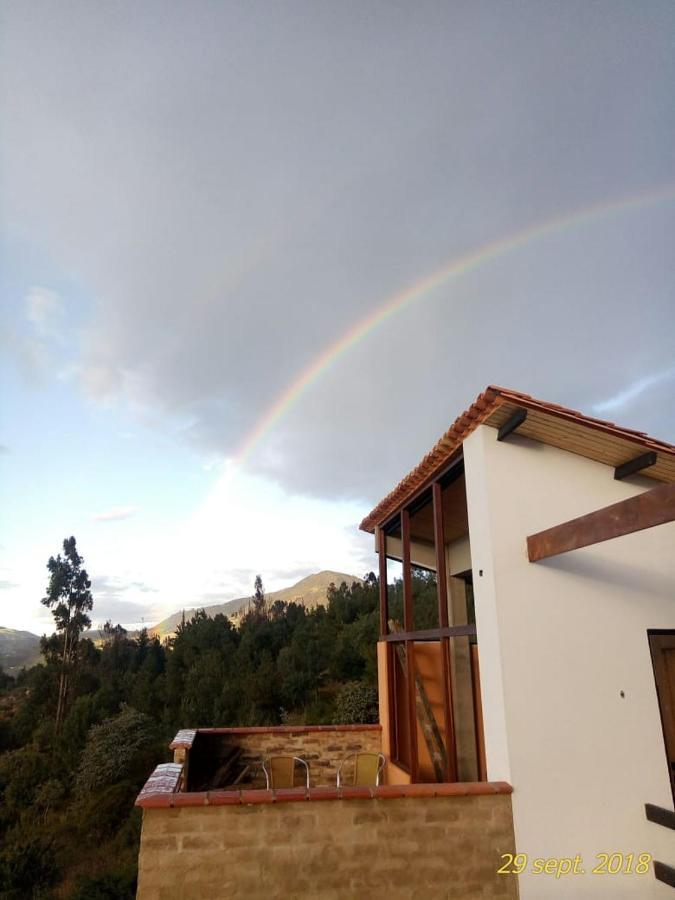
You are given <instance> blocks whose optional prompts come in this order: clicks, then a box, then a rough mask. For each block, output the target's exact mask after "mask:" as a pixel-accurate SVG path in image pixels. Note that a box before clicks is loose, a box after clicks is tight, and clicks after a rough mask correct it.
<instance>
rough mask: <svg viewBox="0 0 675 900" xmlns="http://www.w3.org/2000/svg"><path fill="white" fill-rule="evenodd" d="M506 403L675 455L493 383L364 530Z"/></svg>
mask: <svg viewBox="0 0 675 900" xmlns="http://www.w3.org/2000/svg"><path fill="white" fill-rule="evenodd" d="M505 403H509V404H516V405H517V406H520V407H524V408H526V409H529V410H535V411H538V412H541V413H544V414H548V415H549V416H553V417H556V418H558V419H564V420H566V421H567V422H573V423H576V424H577V425H581V426H585V427H587V428H589V429H592V430H594V431H595V432H601V433H603V434H605V435H606V436H608V437H614V438H622V439H624V440H627V441H630V442H632V443H634V444H639V445H641V446H643V447H644V448H645V449H646V450H654V451H657V452H659V453H662V454H667V455H669V456H675V447H674V446H673V445H672V444H668V443H666V442H665V441H660V440H657V439H656V438H653V437H650V436H649V435H647V434H646V433H645V432H643V431H635V430H634V429H631V428H623V427H621V426H619V425H615V424H614V422H609V421H606V420H605V419H595V418H593V417H591V416H586V415H584V414H583V413H581V412H579V411H578V410H574V409H568V408H567V407H565V406H561V405H560V404H558V403H547V402H546V401H544V400H537V399H535V398H534V397H532V396H531V395H530V394H523V393H521V392H520V391H514V390H512V389H511V388H504V387H498V386H496V385H492V384H491V385H489V386H488V387H487V388H486V389H485V390H484V391H483V393H482V394H479V395H478V397H477V398H476V400H475V401H474V402H473V403H472V404H471V406H470V407H469V408H468V409H467V410H465V411H464V412H463V413H461V415H459V416H458V417H457V418H456V419H455V421H454V422H453V423H452V425H451V426H450V427H449V428H448V430H447V431H446V432H445V434H444V435H443V436H442V437H441V438H440V439H439V440H438V441H437V443H436V445H435V446H434V447H433V448H432V449H431V450H430V452H429V453H427V454H426V456H424V458H423V459H422V461H421V462H420V463H419V464H418V465H417V466H416V467H415V468H414V469H413V470H412V472H409V473H408V475H406V476H405V478H403V479H402V480H401V481H400V482H399V484H398V485H397V486H396V487H395V488H394V490H393V491H391V492H390V493H389V494H387V496H386V497H385V498H384V499H383V500H381V501H380V502H379V503H378V504H377V506H376V507H375V508H374V509H373V510H372V512H370V513H369V514H368V515H367V516H366V517H365V519H364V520H363V521H362V522H361V525H360V528H361V529H362V530H363V531H370V532H373V531H374V530H375V527H376V526H377V525H382V524H383V523H384V522H386V520H387V519H388V518H389V517H390V516H391V515H393V514H394V513H395V512H396V511H397V510H398V509H400V507H401V506H403V504H404V503H406V502H407V501H408V500H409V499H410V498H411V497H412V496H413V495H414V494H415V493H417V491H419V490H420V489H422V488H423V487H425V486H426V485H427V484H428V483H429V482H430V481H432V480H433V478H434V477H435V476H437V475H438V474H440V472H441V471H442V469H443V468H444V467H445V466H446V465H448V463H449V462H450V461H451V460H452V457H453V455H454V454H456V453H457V452H458V451H459V449H460V448H461V446H462V443H463V441H464V440H465V438H467V437H468V436H469V435H470V434H471V432H472V431H474V430H475V429H476V428H477V427H478V426H479V425H481V424H482V423H483V422H485V421H486V420H487V419H488V418H490V417H491V416H492V414H493V413H494V412H495V410H497V409H498V408H499V407H500V406H502V405H503V404H505Z"/></svg>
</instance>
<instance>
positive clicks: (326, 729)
mask: <svg viewBox="0 0 675 900" xmlns="http://www.w3.org/2000/svg"><path fill="white" fill-rule="evenodd" d="M381 734H382V729H381V728H380V726H379V725H374V726H344V725H341V726H304V727H301V726H298V727H295V728H294V727H292V726H286V727H279V728H267V729H265V728H249V729H246V728H232V729H214V730H211V731H207V730H206V729H203V730H202V729H200V730H199V731H198V732H197V734H196V737H195V738H194V740H193V742H192V746H191V748H190V750H189V759H188V770H189V772H190V775H189V776H188V780H189V789H190V790H199V789H200V788H202V787H203V785H202V784H197V781H203V780H204V778H203V777H202V772H206V771H208V763H209V761H210V760H214V759H218V757H219V756H220V755H221V752H222V748H223V746H225V745H227V746H236V747H239V748H241V750H242V755H241V758H240V762H241V764H242V765H248V766H249V767H250V769H249V774H248V776H247V777H246V779H245V782H243V784H245V785H246V786H250V787H253V788H264V787H265V777H264V774H263V772H262V769H261V767H260V763H261V760H262V759H264V758H265V757H267V756H299V757H301V758H302V759H304V760H305V761H306V762H307V763H308V765H309V774H310V784H311V785H312V786H313V787H314V786H318V787H321V786H329V785H330V786H334V785H335V780H336V774H337V769H338V766H339V765H340V762H341V761H342V760H343V759H344V758H345V757H346V756H349V755H350V754H352V753H356V752H358V751H369V752H374V753H379V752H380V749H381V743H382V737H381ZM174 753H175V755H176V756H175V758H176V760H177V761H178V760H180V761H182V758H183V756H184V748H183V747H182V746H175V742H174ZM296 768H297V772H296V777H297V784H304V781H303V771H304V770H302V771H301V770H300V768H299V767H296ZM344 771H345V773H346V774H348V772H349V769H348V767H345V770H344ZM193 773H194V777H193Z"/></svg>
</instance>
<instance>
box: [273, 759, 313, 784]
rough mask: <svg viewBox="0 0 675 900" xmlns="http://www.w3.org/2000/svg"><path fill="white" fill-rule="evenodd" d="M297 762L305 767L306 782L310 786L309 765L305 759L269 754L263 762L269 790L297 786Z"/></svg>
mask: <svg viewBox="0 0 675 900" xmlns="http://www.w3.org/2000/svg"><path fill="white" fill-rule="evenodd" d="M296 763H300V765H302V766H304V767H305V782H306V787H309V766H308V765H307V763H306V762H305V760H304V759H301V758H300V757H299V756H268V757H267V759H265V760H264V761H263V764H262V770H263V772H264V773H265V780H266V782H267V790H268V791H269V790H271V789H272V788H292V787H295V764H296Z"/></svg>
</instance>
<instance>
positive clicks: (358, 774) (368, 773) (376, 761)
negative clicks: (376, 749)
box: [337, 753, 386, 787]
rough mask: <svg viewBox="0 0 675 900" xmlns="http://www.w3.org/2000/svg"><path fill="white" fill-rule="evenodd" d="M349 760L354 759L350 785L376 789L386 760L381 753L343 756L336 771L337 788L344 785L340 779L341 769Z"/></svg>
mask: <svg viewBox="0 0 675 900" xmlns="http://www.w3.org/2000/svg"><path fill="white" fill-rule="evenodd" d="M350 759H354V760H355V763H354V773H353V775H352V777H351V779H350V781H349V784H350V785H357V784H358V785H364V786H365V787H377V786H378V785H379V783H380V775H381V774H382V772H383V771H384V766H385V763H386V760H385V758H384V754H383V753H350V755H349V756H345V758H344V759H343V760H342V762H341V763H340V765H339V766H338V771H337V786H338V787H342V785H343V783H345V782H344V781H343V779H342V767H343V766H344V764H345V763H346V762H348V761H349V760H350Z"/></svg>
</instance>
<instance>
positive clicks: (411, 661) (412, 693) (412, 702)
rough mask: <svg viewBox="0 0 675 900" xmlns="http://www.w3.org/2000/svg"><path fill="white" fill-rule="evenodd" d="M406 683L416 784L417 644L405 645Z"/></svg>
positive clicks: (411, 777)
mask: <svg viewBox="0 0 675 900" xmlns="http://www.w3.org/2000/svg"><path fill="white" fill-rule="evenodd" d="M405 655H406V681H407V685H408V730H409V733H410V781H411V782H412V783H413V784H415V782H416V781H417V779H418V777H419V764H418V760H419V753H418V750H417V703H416V699H417V698H416V690H415V644H414V643H413V641H406V643H405Z"/></svg>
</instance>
